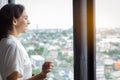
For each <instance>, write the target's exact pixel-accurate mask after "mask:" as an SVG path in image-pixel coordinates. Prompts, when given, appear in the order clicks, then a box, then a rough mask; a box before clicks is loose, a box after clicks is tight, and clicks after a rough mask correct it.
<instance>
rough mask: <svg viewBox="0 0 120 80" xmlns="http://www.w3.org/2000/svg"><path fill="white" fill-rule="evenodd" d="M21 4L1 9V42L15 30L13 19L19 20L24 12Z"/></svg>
mask: <svg viewBox="0 0 120 80" xmlns="http://www.w3.org/2000/svg"><path fill="white" fill-rule="evenodd" d="M24 9H25V8H24V6H23V5H21V4H13V3H10V4H6V5H5V6H3V7H2V8H1V9H0V40H1V39H2V38H5V37H7V36H8V31H9V30H12V29H13V24H12V23H13V19H14V18H16V19H18V18H19V17H20V16H21V15H22V13H23V11H24Z"/></svg>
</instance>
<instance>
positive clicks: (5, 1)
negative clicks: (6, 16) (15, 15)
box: [0, 0, 8, 8]
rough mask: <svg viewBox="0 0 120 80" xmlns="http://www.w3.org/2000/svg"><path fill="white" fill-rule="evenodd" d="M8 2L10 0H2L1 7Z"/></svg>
mask: <svg viewBox="0 0 120 80" xmlns="http://www.w3.org/2000/svg"><path fill="white" fill-rule="evenodd" d="M7 3H8V0H0V8H1V7H2V6H3V5H5V4H7Z"/></svg>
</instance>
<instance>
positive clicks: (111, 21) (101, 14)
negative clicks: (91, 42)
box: [95, 0, 120, 80]
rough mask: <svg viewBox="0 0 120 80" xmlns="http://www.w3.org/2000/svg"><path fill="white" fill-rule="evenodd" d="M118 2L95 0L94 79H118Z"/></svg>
mask: <svg viewBox="0 0 120 80" xmlns="http://www.w3.org/2000/svg"><path fill="white" fill-rule="evenodd" d="M119 3H120V0H95V14H96V16H95V17H96V77H97V80H119V79H120V4H119Z"/></svg>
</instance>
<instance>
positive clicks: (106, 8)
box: [95, 0, 120, 28]
mask: <svg viewBox="0 0 120 80" xmlns="http://www.w3.org/2000/svg"><path fill="white" fill-rule="evenodd" d="M95 14H96V15H95V17H96V19H95V20H96V22H95V23H96V27H98V28H99V27H120V0H95Z"/></svg>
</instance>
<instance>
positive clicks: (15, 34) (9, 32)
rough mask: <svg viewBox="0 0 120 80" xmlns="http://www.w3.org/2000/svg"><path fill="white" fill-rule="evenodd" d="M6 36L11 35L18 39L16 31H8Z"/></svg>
mask: <svg viewBox="0 0 120 80" xmlns="http://www.w3.org/2000/svg"><path fill="white" fill-rule="evenodd" d="M8 34H9V35H13V36H14V37H16V38H18V35H19V34H18V33H17V31H15V30H12V31H8Z"/></svg>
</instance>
